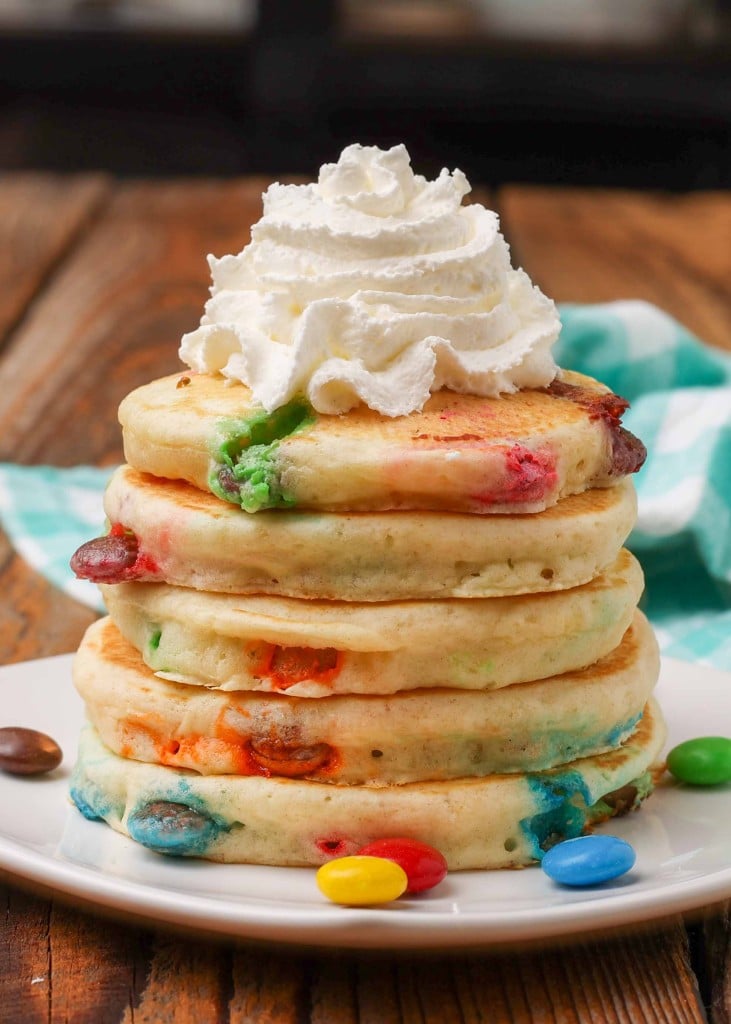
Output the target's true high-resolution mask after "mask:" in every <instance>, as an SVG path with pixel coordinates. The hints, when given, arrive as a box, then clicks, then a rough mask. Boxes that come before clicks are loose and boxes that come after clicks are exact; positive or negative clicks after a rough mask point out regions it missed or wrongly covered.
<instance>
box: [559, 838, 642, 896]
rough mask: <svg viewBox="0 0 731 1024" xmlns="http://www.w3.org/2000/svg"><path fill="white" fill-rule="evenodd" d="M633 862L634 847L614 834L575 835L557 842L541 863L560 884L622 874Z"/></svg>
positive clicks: (606, 879)
mask: <svg viewBox="0 0 731 1024" xmlns="http://www.w3.org/2000/svg"><path fill="white" fill-rule="evenodd" d="M634 862H635V851H634V850H633V849H632V847H631V846H630V844H629V843H626V842H625V841H624V839H618V838H617V837H616V836H603V835H591V836H578V837H577V838H576V839H566V840H565V841H564V842H562V843H557V844H556V845H555V846H553V847H551V849H550V850H549V851H548V853H546V855H545V856H544V858H543V860H542V861H541V867H542V868H543V870H544V871H545V873H546V874H547V875H548V877H549V878H552V879H553V881H554V882H560V883H561V884H562V885H598V884H599V883H601V882H609V881H610V880H611V879H613V878H619V877H620V875H624V874H625V873H626V872H627V871H629V869H630V868H631V867H632V865H633V864H634Z"/></svg>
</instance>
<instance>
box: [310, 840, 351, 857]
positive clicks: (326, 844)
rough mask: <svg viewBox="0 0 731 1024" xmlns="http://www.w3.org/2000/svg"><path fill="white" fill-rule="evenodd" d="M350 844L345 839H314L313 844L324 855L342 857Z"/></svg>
mask: <svg viewBox="0 0 731 1024" xmlns="http://www.w3.org/2000/svg"><path fill="white" fill-rule="evenodd" d="M351 845H352V844H350V843H348V841H347V840H346V839H334V838H333V839H316V840H315V846H316V847H317V849H318V850H319V851H320V853H324V854H325V856H326V857H342V856H344V855H345V854H346V853H347V851H348V847H349V846H351Z"/></svg>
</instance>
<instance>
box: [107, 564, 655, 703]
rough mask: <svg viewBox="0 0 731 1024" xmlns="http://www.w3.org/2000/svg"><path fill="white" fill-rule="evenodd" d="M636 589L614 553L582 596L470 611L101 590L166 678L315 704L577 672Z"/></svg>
mask: <svg viewBox="0 0 731 1024" xmlns="http://www.w3.org/2000/svg"><path fill="white" fill-rule="evenodd" d="M642 585H643V577H642V570H641V569H640V566H639V563H638V562H637V560H636V559H635V558H634V557H633V556H632V555H631V554H630V553H629V551H626V550H624V549H623V550H622V551H621V552H620V554H619V556H618V557H617V559H616V560H615V562H614V563H613V564H612V565H611V566H610V567H609V568H608V569H607V570H606V571H605V572H604V573H601V574H600V575H599V576H597V577H595V578H594V579H593V580H591V581H590V582H589V583H586V584H584V585H583V586H581V587H574V588H572V589H571V590H562V591H561V590H557V591H554V593H552V594H535V595H523V596H522V597H493V598H482V599H481V598H475V599H473V600H471V601H464V600H459V599H457V598H446V599H444V600H442V601H400V602H382V603H373V602H371V603H359V602H343V601H338V602H334V601H315V600H311V601H301V600H297V599H296V598H283V597H269V596H263V595H260V594H256V595H251V596H244V595H231V594H211V593H204V592H202V591H198V590H191V589H190V588H185V587H171V586H168V585H167V584H164V583H159V584H152V583H150V584H142V583H121V584H117V585H114V586H102V588H101V589H102V594H103V597H104V600H105V603H106V605H107V608H108V609H109V613H110V615H111V617H112V618H113V620H114V623H115V625H116V626H117V627H118V629H119V630H120V631H121V632H122V634H123V635H124V636H125V637H126V638H127V640H129V641H130V643H132V644H133V645H134V646H135V647H136V648H137V650H138V651H140V653H141V655H142V658H143V660H144V661H145V663H146V664H147V665H148V666H149V667H150V668H152V669H153V670H154V671H155V672H157V673H158V674H159V675H160V676H162V677H163V678H165V679H173V680H177V681H178V682H182V683H192V684H199V685H203V686H214V687H221V688H222V689H225V690H260V691H272V692H282V691H286V692H287V693H288V694H290V695H293V696H298V697H326V696H329V695H331V694H334V693H369V694H376V693H381V694H385V693H394V692H396V691H399V690H410V689H413V688H415V687H427V686H447V687H458V688H460V689H493V688H496V687H500V686H510V685H511V684H513V683H521V682H527V681H530V680H532V679H543V678H545V677H546V676H551V675H556V674H558V673H560V672H568V671H571V670H573V669H577V668H582V667H583V666H585V665H590V664H592V663H593V662H595V661H597V660H598V659H599V658H601V657H603V656H604V655H605V654H608V653H609V652H610V651H611V650H613V649H614V648H615V647H616V646H617V645H618V644H619V642H620V640H621V638H622V636H623V635H624V633H625V631H626V629H627V628H628V626H629V624H630V622H631V621H632V614H633V611H634V608H635V606H636V605H637V602H638V601H639V598H640V595H641V593H642ZM528 637H529V638H530V642H529V643H527V642H526V638H528ZM643 703H644V702H643Z"/></svg>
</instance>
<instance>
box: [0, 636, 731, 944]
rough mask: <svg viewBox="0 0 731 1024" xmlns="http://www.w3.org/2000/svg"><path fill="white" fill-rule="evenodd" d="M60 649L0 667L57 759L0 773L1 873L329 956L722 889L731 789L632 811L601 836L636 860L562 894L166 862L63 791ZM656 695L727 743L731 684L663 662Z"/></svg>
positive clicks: (678, 903)
mask: <svg viewBox="0 0 731 1024" xmlns="http://www.w3.org/2000/svg"><path fill="white" fill-rule="evenodd" d="M70 664H71V656H70V655H64V656H62V657H59V658H47V659H44V660H41V661H34V662H25V663H24V664H20V665H11V666H8V667H5V668H0V698H1V701H0V708H2V716H1V717H0V726H2V725H22V726H27V727H31V728H35V729H40V730H42V731H44V732H48V733H50V735H52V736H53V737H55V738H56V739H57V740H58V742H59V743H60V744H61V745H62V747H63V749H64V750H65V751H66V757H65V759H64V762H63V764H62V765H61V767H60V768H59V769H58V770H57V771H55V772H53V773H52V774H51V775H49V776H45V777H38V778H35V779H33V778H20V777H17V776H12V775H4V774H2V773H0V868H4V869H5V870H6V871H7V872H9V873H11V874H12V875H15V876H18V877H21V878H24V879H28V880H30V881H34V882H37V883H41V884H42V885H44V886H46V887H49V888H51V889H53V890H56V891H58V892H61V893H65V894H67V895H72V896H78V897H81V898H82V899H83V900H85V901H87V902H91V903H95V904H98V905H100V906H102V907H106V908H111V909H116V910H121V911H124V912H126V913H132V914H135V915H139V916H142V917H144V918H149V919H151V920H152V921H154V922H168V923H170V924H174V925H182V926H185V927H188V928H194V929H204V930H206V931H214V932H219V933H221V934H224V935H228V936H242V937H247V938H251V939H260V940H268V941H275V942H283V943H297V944H308V945H319V946H337V947H340V948H343V947H351V948H374V947H378V948H404V949H416V948H425V949H426V948H457V947H469V946H486V945H490V944H493V943H506V942H513V941H517V940H526V939H540V938H546V937H548V936H553V935H567V934H577V933H581V932H587V931H594V930H596V929H605V928H608V927H612V926H616V925H625V924H629V923H633V922H638V921H647V920H650V919H652V918H655V917H660V916H665V915H668V914H672V913H675V912H677V911H682V910H689V909H691V908H694V907H700V906H703V905H705V904H709V903H712V902H715V901H717V900H721V899H724V898H727V897H729V896H731V828H730V827H729V821H730V820H731V785H726V786H723V787H720V788H716V789H712V790H708V789H705V790H703V789H690V788H684V787H682V786H677V785H673V784H671V783H668V785H667V786H663V787H661V788H660V789H659V790H658V791H657V792H656V793H655V795H654V796H652V797H651V798H650V800H649V801H648V803H647V804H646V806H645V807H644V808H643V810H642V811H641V812H640V813H639V814H632V815H630V816H629V817H626V818H622V819H618V820H617V821H614V822H612V823H611V827H610V825H607V826H605V829H606V830H609V831H611V832H612V833H613V834H615V835H619V836H622V837H623V838H624V839H627V840H628V841H629V842H631V843H632V845H633V846H634V847H635V850H636V851H637V863H636V865H635V867H634V869H633V870H632V871H631V872H630V873H629V874H628V875H626V876H625V877H624V878H622V879H618V880H617V881H616V882H614V883H607V884H605V885H603V886H597V887H595V888H591V889H566V888H562V887H559V886H557V885H555V884H554V883H553V882H551V881H550V880H549V879H548V878H547V877H546V876H545V875H544V874H543V872H542V871H541V870H540V869H539V868H530V869H527V870H525V871H501V872H490V871H467V872H456V873H454V874H450V875H448V876H447V878H446V879H445V881H444V882H442V884H441V885H440V886H439V887H438V888H437V889H435V890H433V891H432V892H431V893H428V894H424V895H423V896H420V897H412V898H410V899H409V898H406V899H401V900H399V901H398V902H396V903H393V904H390V905H389V906H387V907H382V908H369V909H351V908H345V907H338V906H335V905H333V904H330V903H328V902H327V901H326V900H325V899H324V898H323V897H322V896H321V895H320V893H319V892H318V890H317V887H316V885H315V873H314V871H313V870H310V869H306V868H270V867H257V866H249V865H241V866H240V865H220V864H210V863H206V862H205V861H196V860H183V859H180V860H178V859H175V858H165V857H161V856H158V855H157V854H154V853H151V852H150V851H148V850H145V849H144V848H142V847H140V846H138V845H137V844H135V843H133V842H132V841H131V840H129V839H127V838H125V837H124V836H120V835H117V834H116V833H115V832H113V831H112V830H111V829H110V828H108V827H107V826H106V825H104V824H101V823H99V822H90V821H86V820H85V819H84V818H82V816H81V815H80V814H79V813H78V812H77V811H76V809H75V808H73V807H72V806H71V804H70V803H69V800H68V797H67V787H68V777H69V772H70V769H71V765H72V762H73V757H74V752H75V748H76V737H77V734H78V730H79V728H80V725H81V721H82V713H83V712H82V705H81V702H80V700H79V698H78V697H77V695H76V693H75V691H74V689H73V687H72V685H71V680H70ZM658 696H659V698H660V701H661V704H662V706H663V708H664V711H665V714H666V717H667V719H668V724H669V727H670V745H671V746H672V745H674V744H676V743H678V742H680V741H681V740H684V739H688V738H690V737H692V736H702V735H709V734H714V735H726V736H731V675H729V674H727V673H723V672H717V671H714V670H711V669H707V668H700V667H697V666H693V665H688V664H685V663H683V662H679V661H671V660H665V661H664V662H663V669H662V675H661V680H660V684H659V686H658Z"/></svg>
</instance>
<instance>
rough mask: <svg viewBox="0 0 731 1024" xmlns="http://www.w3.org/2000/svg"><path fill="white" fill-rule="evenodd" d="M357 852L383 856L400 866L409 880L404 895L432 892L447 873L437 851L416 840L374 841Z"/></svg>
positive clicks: (444, 861) (444, 863) (443, 861)
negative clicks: (406, 893)
mask: <svg viewBox="0 0 731 1024" xmlns="http://www.w3.org/2000/svg"><path fill="white" fill-rule="evenodd" d="M358 853H359V854H365V855H368V856H371V857H386V858H387V859H388V860H393V861H395V862H396V863H397V864H400V865H401V867H402V868H403V869H404V871H405V872H406V877H407V878H408V880H409V884H408V888H407V890H406V891H407V892H424V891H425V890H426V889H433V888H434V886H435V885H438V884H439V883H440V882H441V880H442V879H443V878H444V876H445V875H446V874H447V862H446V860H445V859H444V857H443V856H442V854H441V853H440V852H439V850H435V849H434V847H433V846H429V844H428V843H421V842H419V840H418V839H406V838H404V839H401V838H394V839H376V840H375V841H374V842H372V843H368V845H367V846H364V847H363V849H362V850H359V851H358Z"/></svg>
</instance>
